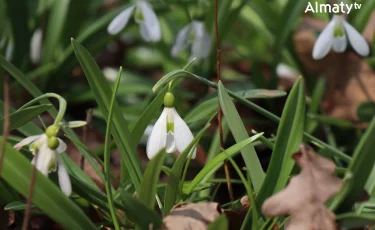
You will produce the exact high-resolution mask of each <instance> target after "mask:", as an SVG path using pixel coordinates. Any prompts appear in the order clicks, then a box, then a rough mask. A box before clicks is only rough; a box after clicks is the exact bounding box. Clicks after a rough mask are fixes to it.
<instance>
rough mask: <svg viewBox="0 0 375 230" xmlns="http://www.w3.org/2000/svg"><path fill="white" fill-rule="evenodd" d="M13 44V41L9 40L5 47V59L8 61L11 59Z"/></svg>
mask: <svg viewBox="0 0 375 230" xmlns="http://www.w3.org/2000/svg"><path fill="white" fill-rule="evenodd" d="M13 51H14V45H13V42H11V41H9V42H8V46H7V49H6V51H5V59H6V60H7V61H8V62H10V61H12V59H13Z"/></svg>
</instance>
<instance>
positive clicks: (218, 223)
mask: <svg viewBox="0 0 375 230" xmlns="http://www.w3.org/2000/svg"><path fill="white" fill-rule="evenodd" d="M228 227H229V223H228V219H227V217H226V216H225V215H221V216H219V217H218V218H217V219H216V220H215V221H214V222H212V223H211V224H210V225H209V226H208V230H227V229H228Z"/></svg>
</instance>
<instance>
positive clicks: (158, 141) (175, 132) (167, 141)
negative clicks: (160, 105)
mask: <svg viewBox="0 0 375 230" xmlns="http://www.w3.org/2000/svg"><path fill="white" fill-rule="evenodd" d="M173 103H174V96H173V94H172V93H170V92H168V93H166V95H165V97H164V106H165V108H164V110H163V112H162V113H161V115H160V117H159V119H158V120H157V121H156V123H155V125H154V127H153V129H152V131H151V134H150V137H149V138H148V141H147V148H146V152H147V156H148V158H149V159H152V158H153V157H155V155H156V154H157V153H159V152H160V151H161V150H162V149H165V151H166V152H167V153H173V152H175V151H176V149H177V150H178V151H179V152H180V153H181V152H183V151H184V150H185V148H186V147H187V146H188V145H189V144H190V142H191V141H192V140H193V134H192V133H191V131H190V129H189V127H188V126H187V125H186V123H185V122H184V120H182V118H181V117H180V116H179V115H178V113H177V112H176V109H175V108H174V106H173ZM189 154H192V156H191V158H192V159H194V158H195V155H196V149H193V150H191V152H190V153H189Z"/></svg>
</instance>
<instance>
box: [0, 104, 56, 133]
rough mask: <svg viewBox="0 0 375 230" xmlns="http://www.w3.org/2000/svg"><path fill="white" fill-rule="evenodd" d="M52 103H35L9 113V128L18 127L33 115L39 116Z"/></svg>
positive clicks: (0, 126) (32, 117)
mask: <svg viewBox="0 0 375 230" xmlns="http://www.w3.org/2000/svg"><path fill="white" fill-rule="evenodd" d="M51 107H52V105H36V106H30V107H28V108H25V109H21V110H18V111H16V112H13V113H11V114H10V115H9V118H10V129H9V130H14V129H18V128H19V127H21V126H22V125H24V124H26V123H28V122H29V121H31V120H32V119H34V118H35V117H37V116H39V115H40V114H42V113H44V112H45V111H47V110H48V109H50V108H51ZM3 123H4V118H1V119H0V129H1V130H2V129H3Z"/></svg>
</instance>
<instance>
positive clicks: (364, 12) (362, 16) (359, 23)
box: [350, 0, 375, 33]
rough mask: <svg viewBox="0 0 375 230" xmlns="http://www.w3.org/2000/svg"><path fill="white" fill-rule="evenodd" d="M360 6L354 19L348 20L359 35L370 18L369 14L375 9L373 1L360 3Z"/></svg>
mask: <svg viewBox="0 0 375 230" xmlns="http://www.w3.org/2000/svg"><path fill="white" fill-rule="evenodd" d="M361 5H362V6H361V10H360V11H358V12H357V13H356V15H355V17H354V18H353V19H352V20H350V22H351V23H352V25H353V26H354V27H355V28H356V29H357V30H358V31H359V32H360V33H361V32H362V31H363V30H364V29H365V27H366V24H367V22H368V20H369V18H370V16H371V13H372V12H373V10H374V8H375V0H366V1H362V4H361Z"/></svg>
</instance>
